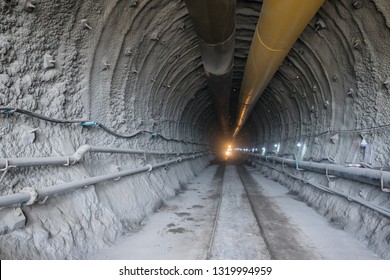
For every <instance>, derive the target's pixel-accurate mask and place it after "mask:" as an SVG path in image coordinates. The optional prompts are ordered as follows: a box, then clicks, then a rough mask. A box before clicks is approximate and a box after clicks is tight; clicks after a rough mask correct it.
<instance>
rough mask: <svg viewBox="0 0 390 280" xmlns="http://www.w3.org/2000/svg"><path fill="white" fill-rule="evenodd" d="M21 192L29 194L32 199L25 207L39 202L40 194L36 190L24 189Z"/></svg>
mask: <svg viewBox="0 0 390 280" xmlns="http://www.w3.org/2000/svg"><path fill="white" fill-rule="evenodd" d="M21 192H24V193H27V194H29V195H30V199H29V200H28V201H27V202H26V203H25V205H32V204H34V203H35V202H37V200H38V192H37V190H36V189H34V188H30V187H26V188H23V189H22V191H21Z"/></svg>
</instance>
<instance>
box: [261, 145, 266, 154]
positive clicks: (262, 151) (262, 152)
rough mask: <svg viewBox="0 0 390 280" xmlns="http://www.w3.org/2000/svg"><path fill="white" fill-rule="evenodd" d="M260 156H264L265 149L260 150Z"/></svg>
mask: <svg viewBox="0 0 390 280" xmlns="http://www.w3.org/2000/svg"><path fill="white" fill-rule="evenodd" d="M261 154H262V155H263V156H264V155H265V147H263V148H261Z"/></svg>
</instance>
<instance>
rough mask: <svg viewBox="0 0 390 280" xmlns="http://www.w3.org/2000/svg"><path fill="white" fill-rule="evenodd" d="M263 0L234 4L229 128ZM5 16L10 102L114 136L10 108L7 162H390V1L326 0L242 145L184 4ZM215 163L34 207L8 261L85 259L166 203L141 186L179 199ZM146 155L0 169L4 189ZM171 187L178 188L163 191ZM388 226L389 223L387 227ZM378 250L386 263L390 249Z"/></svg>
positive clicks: (1, 11)
mask: <svg viewBox="0 0 390 280" xmlns="http://www.w3.org/2000/svg"><path fill="white" fill-rule="evenodd" d="M262 2H263V1H261V0H237V3H236V21H237V22H236V39H235V49H234V67H233V78H232V88H231V92H230V107H229V122H230V128H231V129H232V128H233V127H234V122H235V118H236V114H237V111H236V110H237V103H238V100H239V93H240V89H241V83H242V79H243V76H244V70H245V65H246V61H247V57H248V53H249V48H250V45H251V42H252V38H253V35H254V32H255V28H256V24H257V22H258V19H259V12H260V10H261V7H262ZM0 22H1V23H0V107H2V108H18V109H21V110H25V111H27V112H34V113H35V114H40V115H44V116H46V117H48V118H53V119H59V120H77V119H78V120H88V121H91V122H96V123H100V124H103V125H104V127H107V128H109V130H110V131H111V132H114V133H109V132H107V131H106V130H104V129H100V128H101V127H100V126H98V127H95V126H94V125H84V126H80V125H77V124H72V123H65V124H64V123H53V122H47V121H44V120H42V119H39V118H32V117H31V116H30V115H28V114H27V115H26V114H18V113H17V112H15V113H13V112H8V113H7V112H5V113H4V112H2V113H3V114H2V116H1V118H0V124H1V125H0V143H1V150H0V157H1V158H18V157H23V158H26V157H44V156H53V155H67V154H73V153H74V152H75V150H76V149H77V147H80V146H81V145H84V144H89V145H98V146H110V147H117V148H132V149H142V150H149V151H150V150H152V151H162V152H164V151H169V152H182V153H186V152H200V151H206V150H207V151H213V152H214V153H215V155H218V154H220V153H222V152H223V151H224V150H225V149H226V146H227V145H229V144H230V145H232V143H233V145H234V147H237V148H248V149H257V150H258V151H263V153H268V152H274V151H275V150H276V149H277V150H278V151H277V153H279V154H295V155H296V156H297V157H298V158H299V160H310V159H323V158H327V159H331V160H332V161H333V162H334V163H336V164H342V165H343V164H346V163H360V162H364V163H365V164H368V165H370V166H373V167H381V168H382V169H384V170H386V169H388V168H389V165H390V158H389V156H388V155H389V152H390V138H389V137H388V130H389V128H390V112H389V110H388V108H389V106H390V98H389V95H390V53H389V50H390V39H389V38H390V2H389V1H387V0H367V1H358V0H353V1H351V0H341V1H338V0H327V1H325V3H324V5H323V6H322V7H321V9H320V10H319V11H318V13H317V14H316V15H315V16H314V18H313V19H312V20H311V22H310V24H309V25H308V26H307V27H306V29H305V30H304V32H303V33H302V34H301V36H300V37H299V39H298V40H297V41H296V43H295V44H294V47H293V48H292V49H291V51H290V52H289V54H288V56H287V58H286V59H285V60H284V61H283V64H282V65H281V66H280V67H279V69H278V71H277V72H276V74H275V76H274V77H273V79H272V80H271V82H270V84H269V85H268V87H267V88H266V90H265V91H264V93H263V94H262V95H261V97H260V99H259V100H258V102H257V103H256V106H255V107H254V110H253V111H252V113H251V114H250V116H249V119H248V121H247V122H246V123H245V126H244V127H243V129H242V131H241V132H240V134H239V135H238V136H237V138H236V139H234V141H233V139H231V138H229V137H226V135H225V134H224V133H223V131H222V129H221V127H220V122H219V120H218V113H217V111H216V109H215V107H214V104H213V99H212V97H211V95H210V88H209V85H208V83H207V77H206V74H205V71H204V68H203V63H202V57H201V54H200V51H199V44H198V39H197V36H196V33H195V31H194V27H193V23H192V21H191V18H190V16H189V14H188V11H187V8H186V5H185V2H184V1H182V0H160V1H156V0H110V1H108V0H93V1H92V0H83V1H76V0H69V1H49V0H40V1H32V0H5V1H2V2H1V3H0ZM124 135H125V136H126V135H133V136H132V137H127V138H126V137H123V136H124ZM362 142H364V143H365V144H368V145H369V147H370V149H369V151H368V148H366V147H367V146H363V145H362ZM129 157H130V159H131V160H129ZM212 158H213V155H211V154H208V155H206V156H202V157H200V158H198V159H197V160H196V161H195V162H191V163H188V162H186V163H183V164H182V165H179V166H176V167H172V168H171V169H169V168H168V170H163V171H161V172H160V171H158V173H156V174H152V175H150V176H149V177H147V176H146V175H145V176H143V175H140V176H139V177H137V178H128V179H123V180H121V181H119V183H107V184H110V185H112V187H111V189H110V191H108V190H106V189H104V190H91V189H87V191H85V192H84V191H76V194H64V195H61V196H56V197H53V198H49V200H48V202H47V203H44V204H42V205H39V206H37V207H33V206H23V207H24V208H23V213H24V215H25V216H26V219H27V225H26V226H25V227H23V229H22V230H15V231H12V230H10V229H9V228H8V229H5V230H3V232H2V235H1V237H0V238H1V240H2V241H1V242H2V244H3V247H2V248H3V249H2V250H1V256H2V258H64V256H69V258H82V256H84V255H85V254H87V253H90V252H93V251H94V250H96V249H97V248H100V247H102V246H104V245H105V244H107V243H109V242H112V241H113V240H115V239H116V238H117V236H118V234H120V233H121V232H123V231H126V230H128V231H131V230H133V229H134V228H136V227H137V224H139V222H140V221H141V220H142V219H143V218H144V217H145V216H147V215H149V214H150V213H151V212H153V211H154V210H155V209H156V208H158V207H159V203H160V202H161V201H160V202H159V199H156V197H151V196H150V195H149V194H147V193H145V192H146V191H145V188H142V187H141V185H142V184H143V183H145V182H146V183H147V184H149V185H152V186H157V188H158V190H159V192H160V193H159V196H161V195H162V196H164V197H165V196H166V197H168V196H171V195H174V193H175V191H176V190H177V189H178V188H180V186H182V185H183V184H185V182H186V181H188V180H189V179H190V178H193V177H194V176H195V175H196V174H197V173H198V172H199V171H200V170H202V169H203V168H205V167H206V166H207V165H208V163H209V161H210V160H211V159H212ZM149 160H150V161H151V162H158V160H159V159H158V158H156V157H153V156H147V155H131V156H128V155H113V154H94V155H92V154H91V155H87V157H86V160H85V161H83V162H82V164H81V166H75V167H73V168H67V167H64V166H55V167H50V168H46V167H32V168H20V169H16V168H14V169H13V168H10V169H9V170H7V173H6V174H5V172H4V176H2V177H1V180H0V183H1V185H0V187H1V189H0V191H1V193H2V195H6V194H12V193H16V192H18V191H21V190H22V189H23V188H24V187H26V186H34V187H38V188H41V187H44V186H50V185H56V184H60V183H65V182H69V181H71V180H75V179H81V178H85V177H89V176H96V175H99V174H102V173H105V172H109V171H112V170H117V169H125V168H126V167H127V168H134V167H138V166H140V165H141V164H143V163H145V162H149ZM167 182H168V183H169V184H170V186H172V187H168V188H164V187H163V185H166V184H167ZM129 185H131V186H132V189H131V190H128V186H129ZM113 193H117V194H116V195H114V194H113ZM118 193H119V197H118ZM120 197H122V198H120ZM382 199H383V203H388V201H389V200H390V198H389V197H388V196H386V197H385V198H383V197H382ZM113 200H114V201H115V203H114V202H112V201H113ZM324 203H325V202H324ZM114 204H115V205H114ZM67 209H68V210H67ZM69 209H73V210H69ZM81 209H83V210H82V211H81ZM79 211H80V212H83V213H88V215H91V216H94V217H90V218H88V217H84V216H88V215H87V214H82V215H81V214H80V213H78V212H79ZM3 215H9V214H7V213H6V214H3ZM54 216H56V217H62V218H61V220H58V219H53V217H54ZM125 217H130V218H125ZM378 219H379V218H378ZM84 220H85V221H84ZM91 221H92V223H96V228H97V229H96V233H98V235H100V236H103V237H102V238H101V239H99V238H96V243H97V245H96V244H87V245H86V244H84V245H81V244H82V243H83V240H84V241H85V240H87V239H88V238H89V237H91V236H93V235H94V233H93V232H91V228H88V226H87V224H88V223H91ZM381 221H382V222H383V220H381ZM75 225H76V226H75ZM77 225H78V226H77ZM74 227H79V229H78V230H74V232H77V233H79V234H81V235H83V237H80V240H81V241H74V242H79V243H80V244H79V246H78V247H77V246H76V247H77V248H78V249H75V248H74V247H73V246H72V245H71V244H70V243H71V242H68V241H66V240H67V239H66V238H65V237H64V236H65V235H66V234H65V233H64V236H63V239H61V238H62V237H59V236H61V235H60V234H57V235H56V236H54V237H53V236H52V235H53V233H55V232H57V233H59V232H62V231H64V232H66V229H68V230H70V229H72V228H74ZM386 230H387V232H389V231H390V229H389V226H388V225H387V229H386ZM92 231H93V230H92ZM67 234H68V235H69V233H67ZM384 238H385V237H384ZM28 240H33V241H34V242H32V243H30V244H28V243H29V242H28ZM47 240H51V241H50V242H49V243H50V246H48V245H47V244H45V243H46V241H47ZM72 242H73V241H72ZM10 244H23V245H24V246H25V247H24V248H23V247H20V246H14V245H10ZM60 246H62V247H61V248H62V249H60V250H59V249H58V248H59V247H60ZM375 246H379V245H375ZM4 248H7V250H5V249H4ZM26 248H27V249H26ZM379 251H380V250H379ZM381 252H382V253H383V256H385V257H390V253H389V252H388V250H382V251H381ZM386 254H388V255H386Z"/></svg>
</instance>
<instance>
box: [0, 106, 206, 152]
mask: <svg viewBox="0 0 390 280" xmlns="http://www.w3.org/2000/svg"><path fill="white" fill-rule="evenodd" d="M0 112H3V113H6V114H13V113H19V114H23V115H27V116H30V117H33V118H37V119H41V120H44V121H47V122H51V123H61V124H73V123H80V125H81V126H84V127H87V126H89V127H98V128H101V129H102V130H104V131H106V132H107V133H109V134H111V135H113V136H116V137H118V138H126V139H131V138H134V137H136V136H138V135H140V134H150V135H151V136H152V137H159V138H161V139H163V140H165V141H172V142H178V143H183V144H185V145H187V144H192V145H198V146H207V145H206V144H202V143H197V142H191V141H185V140H182V139H175V138H168V137H165V136H164V135H162V134H160V133H156V132H152V131H147V130H139V131H137V132H135V133H133V134H129V135H123V134H119V133H117V132H115V131H114V130H112V129H110V128H108V127H107V126H105V125H104V124H102V123H99V122H94V121H90V120H83V119H80V120H79V119H75V120H64V119H55V118H50V117H47V116H44V115H41V114H38V113H34V112H31V111H27V110H23V109H18V108H12V107H0Z"/></svg>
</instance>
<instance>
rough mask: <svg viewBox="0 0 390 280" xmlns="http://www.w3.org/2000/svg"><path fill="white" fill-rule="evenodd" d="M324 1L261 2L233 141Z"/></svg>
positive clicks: (265, 0) (242, 87)
mask: <svg viewBox="0 0 390 280" xmlns="http://www.w3.org/2000/svg"><path fill="white" fill-rule="evenodd" d="M324 1H325V0H264V2H263V6H262V9H261V13H260V18H259V21H258V23H257V27H256V31H255V34H254V36H253V40H252V45H251V48H250V51H249V56H248V60H247V63H246V67H245V73H244V78H243V82H242V85H241V91H240V97H239V104H238V111H237V119H236V125H235V128H234V131H233V137H236V136H237V135H238V133H239V132H240V130H241V128H242V126H243V125H244V123H245V121H246V120H247V118H248V117H249V114H250V113H251V111H252V109H253V108H254V106H255V104H256V102H257V101H258V99H259V97H260V95H261V94H262V93H263V91H264V89H265V88H266V87H267V85H268V83H269V82H270V81H271V79H272V77H273V76H274V74H275V73H276V71H277V70H278V68H279V66H280V65H281V64H282V62H283V60H284V58H285V57H286V56H287V54H288V53H289V51H290V49H291V48H292V46H293V45H294V43H295V41H296V40H297V39H298V37H299V36H300V34H301V33H302V32H303V30H304V29H305V27H306V26H307V25H308V24H309V22H310V20H311V19H312V18H313V16H314V15H315V13H316V12H317V11H318V10H319V8H320V7H321V6H322V4H323V3H324Z"/></svg>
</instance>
